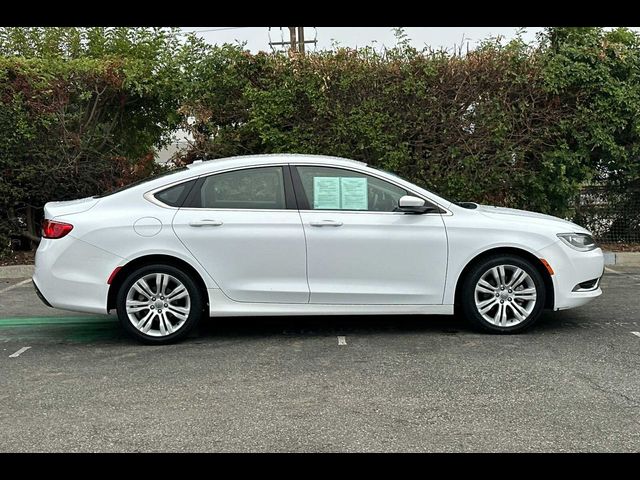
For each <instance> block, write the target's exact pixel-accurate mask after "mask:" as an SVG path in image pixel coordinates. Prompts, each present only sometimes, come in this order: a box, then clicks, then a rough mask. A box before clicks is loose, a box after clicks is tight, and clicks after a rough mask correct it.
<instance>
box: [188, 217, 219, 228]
mask: <svg viewBox="0 0 640 480" xmlns="http://www.w3.org/2000/svg"><path fill="white" fill-rule="evenodd" d="M220 225H222V222H221V221H220V220H210V219H208V218H205V219H203V220H193V221H191V222H189V226H191V227H219V226H220Z"/></svg>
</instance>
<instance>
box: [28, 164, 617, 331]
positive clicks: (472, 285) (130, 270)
mask: <svg viewBox="0 0 640 480" xmlns="http://www.w3.org/2000/svg"><path fill="white" fill-rule="evenodd" d="M42 237H43V238H42V241H41V243H40V246H39V247H38V251H37V254H36V266H35V274H34V276H33V282H34V284H35V287H36V290H37V292H38V294H39V295H40V297H41V299H42V300H43V301H44V302H45V303H47V304H48V305H50V306H52V307H55V308H61V309H67V310H75V311H81V312H91V313H108V312H110V311H111V310H116V311H117V314H118V317H119V319H120V322H121V323H122V326H123V327H124V328H125V330H126V331H127V332H129V333H130V334H132V335H133V336H134V337H135V338H137V339H138V340H141V341H143V342H146V343H168V342H171V341H176V340H178V339H180V338H183V337H184V336H185V335H186V334H187V333H188V331H189V330H190V329H192V328H193V326H194V325H195V324H196V323H197V322H198V320H199V319H200V318H201V317H202V316H203V314H204V313H207V314H208V315H209V316H214V317H217V316H255V315H349V314H357V315H363V314H375V315H380V314H439V315H443V314H444V315H448V314H453V313H454V311H459V312H461V313H462V314H463V315H464V316H465V317H466V318H467V319H468V320H469V321H471V322H472V323H473V324H474V325H475V326H476V327H478V328H480V329H484V330H485V331H490V332H516V331H519V330H522V329H524V328H526V327H529V326H531V325H532V324H533V323H534V322H535V321H536V320H537V319H538V318H539V317H540V315H541V313H542V310H543V309H544V308H548V309H553V310H561V309H566V308H572V307H577V306H579V305H583V304H585V303H587V302H588V301H590V300H592V299H593V298H595V297H597V296H598V295H600V294H601V293H602V291H601V289H600V278H601V277H602V274H603V272H604V260H603V254H602V251H601V250H600V248H598V247H597V245H596V244H595V242H594V241H593V238H592V237H591V235H590V233H589V232H588V231H587V230H585V229H584V228H582V227H580V226H578V225H576V224H574V223H571V222H568V221H565V220H562V219H559V218H555V217H552V216H549V215H542V214H539V213H532V212H527V211H523V210H514V209H509V208H499V207H490V206H482V205H477V204H475V203H462V204H456V203H452V202H450V201H448V200H445V199H444V198H442V197H440V196H438V195H435V194H434V193H432V192H430V191H427V190H425V189H423V188H420V187H418V186H416V185H414V184H412V183H410V182H408V181H406V180H403V179H401V178H399V177H397V176H395V175H393V174H390V173H387V172H384V171H381V170H378V169H375V168H371V167H368V166H367V165H366V164H364V163H361V162H356V161H353V160H346V159H342V158H335V157H326V156H314V155H284V154H282V155H258V156H245V157H234V158H227V159H220V160H213V161H206V162H201V161H200V162H195V163H194V164H192V165H189V166H188V167H183V168H181V169H177V170H174V171H172V172H170V173H169V174H164V175H160V176H157V177H153V178H149V179H146V180H145V181H143V182H139V183H137V184H133V185H130V186H127V187H126V188H123V189H120V190H119V191H115V192H111V193H109V194H106V195H102V196H96V197H91V198H85V199H81V200H74V201H68V202H50V203H47V204H46V205H45V220H44V221H43V229H42Z"/></svg>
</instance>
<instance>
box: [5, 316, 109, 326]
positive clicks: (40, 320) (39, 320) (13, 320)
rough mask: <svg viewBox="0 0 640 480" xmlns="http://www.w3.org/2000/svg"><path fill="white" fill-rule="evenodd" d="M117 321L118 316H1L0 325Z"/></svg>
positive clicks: (84, 323)
mask: <svg viewBox="0 0 640 480" xmlns="http://www.w3.org/2000/svg"><path fill="white" fill-rule="evenodd" d="M113 322H117V318H116V317H105V316H100V317H97V316H95V317H8V318H0V327H23V326H29V325H70V324H82V325H87V324H98V323H113Z"/></svg>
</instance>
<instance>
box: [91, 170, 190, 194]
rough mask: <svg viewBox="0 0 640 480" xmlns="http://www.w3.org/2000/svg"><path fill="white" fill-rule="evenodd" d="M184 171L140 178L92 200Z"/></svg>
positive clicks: (170, 171) (165, 172) (169, 171)
mask: <svg viewBox="0 0 640 480" xmlns="http://www.w3.org/2000/svg"><path fill="white" fill-rule="evenodd" d="M186 169H187V167H179V168H172V169H170V170H167V171H164V172H162V173H158V174H155V175H149V176H148V177H145V178H142V179H140V180H136V181H135V182H132V183H128V184H127V185H123V186H122V187H118V188H115V189H113V190H108V191H106V192H103V193H101V194H99V195H94V196H93V198H103V197H107V196H109V195H113V194H114V193H118V192H122V191H123V190H127V189H129V188H131V187H136V186H138V185H142V184H143V183H146V182H150V181H151V180H156V179H157V178H161V177H165V176H167V175H171V174H173V173H176V172H181V171H183V170H186Z"/></svg>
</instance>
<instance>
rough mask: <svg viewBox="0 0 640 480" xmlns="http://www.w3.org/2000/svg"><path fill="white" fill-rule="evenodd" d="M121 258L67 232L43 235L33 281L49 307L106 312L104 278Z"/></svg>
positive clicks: (107, 289)
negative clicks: (48, 236)
mask: <svg viewBox="0 0 640 480" xmlns="http://www.w3.org/2000/svg"><path fill="white" fill-rule="evenodd" d="M122 260H123V259H122V258H121V257H119V256H117V255H113V254H111V253H109V252H106V251H104V250H102V249H100V248H97V247H94V246H93V245H90V244H88V243H86V242H84V241H82V240H79V239H77V238H74V237H72V236H71V235H67V236H66V237H64V238H59V239H55V240H51V239H46V238H43V239H42V241H41V242H40V245H39V246H38V250H37V251H36V258H35V272H34V275H33V278H32V280H33V283H34V285H35V286H36V292H37V293H38V296H39V297H40V298H41V300H42V301H43V302H44V303H45V304H46V305H49V306H50V307H54V308H60V309H63V310H73V311H77V312H87V313H108V312H107V295H108V292H109V285H107V279H108V278H109V275H110V274H111V272H112V271H113V269H114V268H116V267H117V266H118V264H120V263H121V262H122Z"/></svg>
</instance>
